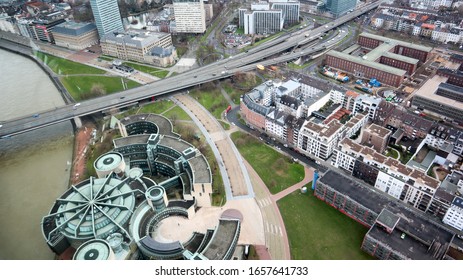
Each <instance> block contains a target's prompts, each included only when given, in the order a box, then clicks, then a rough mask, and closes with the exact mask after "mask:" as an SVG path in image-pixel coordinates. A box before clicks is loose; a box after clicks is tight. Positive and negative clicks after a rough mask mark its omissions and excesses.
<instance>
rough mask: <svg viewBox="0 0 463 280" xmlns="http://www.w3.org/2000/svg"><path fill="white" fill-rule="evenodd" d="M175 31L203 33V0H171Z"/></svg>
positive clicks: (204, 15)
mask: <svg viewBox="0 0 463 280" xmlns="http://www.w3.org/2000/svg"><path fill="white" fill-rule="evenodd" d="M172 4H173V6H174V15H175V23H176V31H177V33H204V31H206V11H205V9H204V2H203V0H172Z"/></svg>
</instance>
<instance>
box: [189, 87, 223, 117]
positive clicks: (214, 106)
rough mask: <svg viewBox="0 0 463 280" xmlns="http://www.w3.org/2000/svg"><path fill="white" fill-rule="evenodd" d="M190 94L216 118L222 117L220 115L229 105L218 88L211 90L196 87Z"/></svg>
mask: <svg viewBox="0 0 463 280" xmlns="http://www.w3.org/2000/svg"><path fill="white" fill-rule="evenodd" d="M190 95H191V96H192V97H193V98H195V99H196V100H197V101H198V102H199V103H201V105H203V106H204V108H206V109H207V110H208V111H209V112H211V114H212V115H213V116H214V117H215V118H216V119H220V115H221V114H222V112H223V111H224V110H225V109H227V107H228V103H227V101H226V100H225V98H224V97H223V95H222V93H221V92H220V89H218V88H214V89H210V90H202V89H201V88H196V89H194V90H192V91H190Z"/></svg>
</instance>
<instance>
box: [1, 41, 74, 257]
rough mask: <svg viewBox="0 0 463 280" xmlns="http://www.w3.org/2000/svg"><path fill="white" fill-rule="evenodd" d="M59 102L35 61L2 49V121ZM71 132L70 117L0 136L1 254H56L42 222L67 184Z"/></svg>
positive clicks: (60, 102) (25, 255) (26, 255)
mask: <svg viewBox="0 0 463 280" xmlns="http://www.w3.org/2000/svg"><path fill="white" fill-rule="evenodd" d="M61 105H64V101H63V99H62V98H61V95H60V93H59V92H58V90H57V89H56V88H55V86H54V84H53V83H52V82H51V80H50V79H49V78H48V76H47V75H46V74H45V73H44V72H43V71H42V69H41V68H40V67H38V66H37V65H36V64H35V62H33V61H32V60H30V59H28V58H25V57H23V56H20V55H16V54H13V53H10V52H7V51H5V50H2V49H0V123H1V121H3V120H7V119H12V118H16V117H20V116H23V115H26V114H32V113H36V112H40V111H43V110H47V109H51V108H54V107H57V106H61ZM0 129H1V128H0ZM73 136H74V135H73V130H72V125H71V123H70V122H66V123H62V124H57V125H54V126H50V127H47V128H43V129H40V130H36V131H32V132H28V133H25V134H21V135H18V136H13V137H11V138H7V139H0V209H1V212H0V228H1V230H0V259H2V260H50V259H53V258H54V254H53V252H52V251H51V250H50V249H49V248H48V246H47V245H46V242H45V239H44V238H43V235H42V231H41V227H40V223H41V220H42V217H43V216H44V215H46V214H47V213H48V211H49V210H50V208H51V206H52V204H53V202H54V201H55V199H56V198H57V197H59V196H60V195H61V194H62V193H63V192H64V191H65V190H66V189H67V188H68V183H69V176H70V163H71V162H72V152H73V144H74V138H73Z"/></svg>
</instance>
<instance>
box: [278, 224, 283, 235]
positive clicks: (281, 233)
mask: <svg viewBox="0 0 463 280" xmlns="http://www.w3.org/2000/svg"><path fill="white" fill-rule="evenodd" d="M278 229H279V230H280V236H283V231H282V230H281V227H280V226H279V227H278Z"/></svg>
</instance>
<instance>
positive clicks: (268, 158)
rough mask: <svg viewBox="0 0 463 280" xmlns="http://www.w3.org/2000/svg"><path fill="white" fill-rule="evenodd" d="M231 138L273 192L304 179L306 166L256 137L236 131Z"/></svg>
mask: <svg viewBox="0 0 463 280" xmlns="http://www.w3.org/2000/svg"><path fill="white" fill-rule="evenodd" d="M231 138H232V140H233V142H234V143H235V145H236V147H237V148H238V150H239V151H240V153H241V155H242V156H243V157H244V158H245V159H246V160H247V161H248V162H249V164H251V166H252V167H253V168H254V170H256V172H257V173H258V174H259V176H260V178H262V180H263V181H264V183H265V185H266V186H267V188H268V189H269V190H270V192H271V193H272V194H276V193H278V192H280V191H282V190H284V189H286V188H288V187H290V186H292V185H294V184H296V183H297V182H300V181H301V180H302V179H304V167H303V166H302V165H300V164H298V163H293V162H292V161H291V159H290V158H288V157H287V156H285V155H282V154H280V153H279V152H277V151H275V150H274V149H272V148H270V147H269V146H267V145H265V144H263V143H261V142H260V141H258V140H257V139H255V138H254V137H252V136H250V135H247V134H245V133H242V132H234V133H232V134H231Z"/></svg>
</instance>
